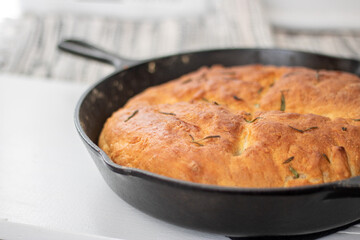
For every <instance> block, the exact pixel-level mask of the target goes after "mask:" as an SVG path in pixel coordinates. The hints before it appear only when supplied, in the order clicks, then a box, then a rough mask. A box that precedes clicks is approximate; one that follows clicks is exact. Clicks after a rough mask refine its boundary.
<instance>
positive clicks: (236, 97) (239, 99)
mask: <svg viewBox="0 0 360 240" xmlns="http://www.w3.org/2000/svg"><path fill="white" fill-rule="evenodd" d="M233 98H234V99H235V100H236V101H244V99H242V98H239V97H238V96H236V95H234V96H233Z"/></svg>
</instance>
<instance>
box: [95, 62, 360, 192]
mask: <svg viewBox="0 0 360 240" xmlns="http://www.w3.org/2000/svg"><path fill="white" fill-rule="evenodd" d="M99 146H100V148H102V149H103V150H104V151H105V152H106V153H107V154H108V155H109V157H110V158H111V159H112V160H113V161H114V162H115V163H117V164H120V165H122V166H127V167H132V168H139V169H143V170H147V171H150V172H153V173H157V174H160V175H164V176H168V177H171V178H176V179H181V180H185V181H191V182H196V183H204V184H214V185H221V186H238V187H290V186H301V185H311V184H321V183H326V182H331V181H337V180H342V179H346V178H349V177H353V176H358V175H360V79H359V78H358V77H357V76H355V75H353V74H350V73H345V72H338V71H326V70H319V71H316V70H312V69H308V68H303V67H275V66H263V65H249V66H237V67H228V68H225V67H222V66H213V67H211V68H207V67H203V68H201V69H199V70H197V71H196V72H193V73H189V74H186V75H184V76H182V77H180V78H178V79H175V80H173V81H170V82H168V83H165V84H162V85H159V86H155V87H151V88H148V89H147V90H145V91H144V92H142V93H140V94H138V95H137V96H135V97H133V98H132V99H130V100H129V101H128V103H127V104H126V105H125V106H124V107H123V108H121V109H119V110H118V111H116V112H115V113H114V114H113V115H112V116H111V117H110V118H109V119H108V120H107V121H106V123H105V125H104V128H103V130H102V132H101V134H100V137H99Z"/></svg>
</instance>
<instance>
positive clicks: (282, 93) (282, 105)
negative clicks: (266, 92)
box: [280, 91, 286, 111]
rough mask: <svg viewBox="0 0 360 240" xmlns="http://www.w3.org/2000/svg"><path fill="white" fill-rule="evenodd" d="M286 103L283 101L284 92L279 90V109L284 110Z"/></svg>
mask: <svg viewBox="0 0 360 240" xmlns="http://www.w3.org/2000/svg"><path fill="white" fill-rule="evenodd" d="M285 108H286V103H285V96H284V92H283V91H281V105H280V111H285Z"/></svg>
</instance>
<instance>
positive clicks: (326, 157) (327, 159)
mask: <svg viewBox="0 0 360 240" xmlns="http://www.w3.org/2000/svg"><path fill="white" fill-rule="evenodd" d="M322 155H323V157H324V158H325V159H326V161H328V162H329V163H331V162H330V159H329V158H328V156H327V155H326V154H325V153H323V154H322Z"/></svg>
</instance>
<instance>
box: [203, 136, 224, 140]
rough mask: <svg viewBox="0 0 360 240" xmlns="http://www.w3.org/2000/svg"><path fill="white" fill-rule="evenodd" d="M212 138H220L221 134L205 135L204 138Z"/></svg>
mask: <svg viewBox="0 0 360 240" xmlns="http://www.w3.org/2000/svg"><path fill="white" fill-rule="evenodd" d="M210 138H220V135H212V136H207V137H204V138H203V139H202V140H205V139H210Z"/></svg>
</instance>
